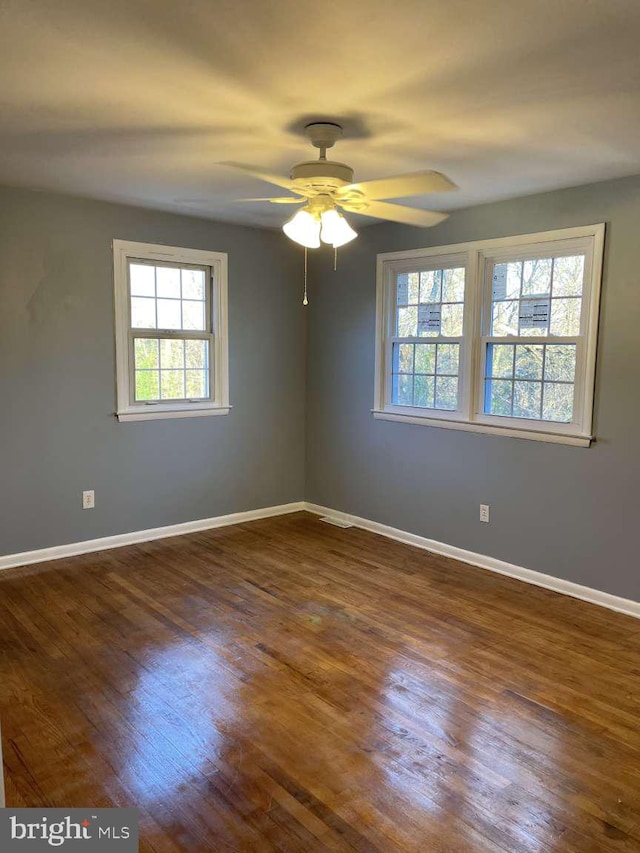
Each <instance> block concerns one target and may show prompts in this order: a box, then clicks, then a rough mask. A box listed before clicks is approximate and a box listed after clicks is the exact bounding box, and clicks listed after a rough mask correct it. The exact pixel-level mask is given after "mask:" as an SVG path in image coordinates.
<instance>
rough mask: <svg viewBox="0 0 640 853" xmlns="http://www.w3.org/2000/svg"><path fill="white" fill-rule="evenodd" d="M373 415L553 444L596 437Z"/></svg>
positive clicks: (380, 413) (587, 441)
mask: <svg viewBox="0 0 640 853" xmlns="http://www.w3.org/2000/svg"><path fill="white" fill-rule="evenodd" d="M372 412H373V417H374V418H376V420H381V421H399V422H400V423H408V424H420V425H421V426H431V427H440V428H444V429H459V430H464V431H466V432H482V433H485V434H487V435H505V436H509V437H510V438H524V439H528V440H530V441H546V442H551V443H553V444H569V445H571V446H573V447H590V446H591V443H592V442H593V441H594V437H593V436H590V435H569V434H568V433H556V432H538V431H536V430H531V429H516V428H514V427H501V426H494V425H493V424H482V423H472V422H470V421H453V420H445V419H443V418H428V417H419V416H416V415H401V414H398V413H397V412H385V411H382V410H379V409H372Z"/></svg>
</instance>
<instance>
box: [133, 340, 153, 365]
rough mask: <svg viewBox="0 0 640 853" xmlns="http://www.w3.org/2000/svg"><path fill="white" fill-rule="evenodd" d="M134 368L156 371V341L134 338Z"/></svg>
mask: <svg viewBox="0 0 640 853" xmlns="http://www.w3.org/2000/svg"><path fill="white" fill-rule="evenodd" d="M133 357H134V367H135V369H136V370H141V369H147V370H149V369H152V370H157V369H158V341H157V340H153V339H152V338H136V340H135V343H134V352H133Z"/></svg>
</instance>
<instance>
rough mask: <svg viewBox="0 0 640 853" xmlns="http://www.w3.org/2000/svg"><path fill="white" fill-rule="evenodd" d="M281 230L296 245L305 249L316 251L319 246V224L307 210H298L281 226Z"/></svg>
mask: <svg viewBox="0 0 640 853" xmlns="http://www.w3.org/2000/svg"><path fill="white" fill-rule="evenodd" d="M282 230H283V231H284V233H285V234H286V235H287V237H289V239H290V240H294V241H295V242H296V243H300V245H301V246H306V247H307V249H317V248H318V247H319V246H320V223H319V222H318V220H317V219H316V218H315V216H312V215H311V214H310V213H309V211H307V210H299V211H298V212H297V213H296V214H294V216H292V217H291V219H289V220H287V222H285V223H284V225H283V226H282Z"/></svg>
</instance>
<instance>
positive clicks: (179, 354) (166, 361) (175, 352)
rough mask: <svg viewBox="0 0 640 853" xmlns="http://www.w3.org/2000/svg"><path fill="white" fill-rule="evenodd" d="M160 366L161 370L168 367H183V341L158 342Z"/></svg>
mask: <svg viewBox="0 0 640 853" xmlns="http://www.w3.org/2000/svg"><path fill="white" fill-rule="evenodd" d="M160 365H161V367H162V369H163V370H166V369H167V368H169V367H179V368H180V369H182V368H183V367H184V341H174V340H162V341H160Z"/></svg>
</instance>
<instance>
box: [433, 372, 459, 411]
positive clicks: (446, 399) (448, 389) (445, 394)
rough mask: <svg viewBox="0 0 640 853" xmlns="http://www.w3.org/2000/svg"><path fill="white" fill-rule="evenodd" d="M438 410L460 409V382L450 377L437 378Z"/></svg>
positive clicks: (436, 403) (436, 404)
mask: <svg viewBox="0 0 640 853" xmlns="http://www.w3.org/2000/svg"><path fill="white" fill-rule="evenodd" d="M435 407H436V409H447V410H451V409H456V408H457V407H458V380H457V379H451V378H450V377H448V376H438V377H436V401H435Z"/></svg>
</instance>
